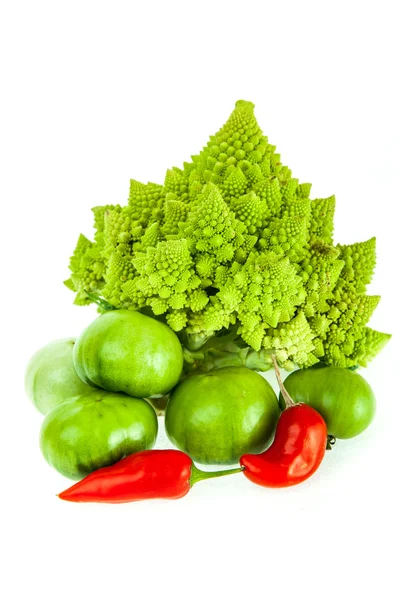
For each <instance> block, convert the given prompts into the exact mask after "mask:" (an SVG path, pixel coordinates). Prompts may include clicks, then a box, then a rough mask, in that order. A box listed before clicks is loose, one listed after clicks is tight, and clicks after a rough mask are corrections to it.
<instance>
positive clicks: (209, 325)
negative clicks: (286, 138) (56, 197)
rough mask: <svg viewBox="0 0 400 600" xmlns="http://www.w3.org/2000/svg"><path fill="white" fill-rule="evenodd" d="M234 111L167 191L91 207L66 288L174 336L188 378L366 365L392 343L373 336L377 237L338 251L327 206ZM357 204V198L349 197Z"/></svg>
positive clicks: (246, 106)
mask: <svg viewBox="0 0 400 600" xmlns="http://www.w3.org/2000/svg"><path fill="white" fill-rule="evenodd" d="M310 194H311V184H310V183H306V182H301V181H300V180H299V179H298V178H296V177H293V176H292V173H291V171H290V169H289V168H288V167H286V166H284V165H283V164H282V162H281V157H280V155H279V154H277V153H276V148H275V146H274V145H272V144H270V143H269V141H268V138H267V137H265V135H264V134H263V132H262V130H261V129H260V127H259V125H258V123H257V120H256V118H255V116H254V104H253V103H252V102H249V101H247V100H238V101H237V102H236V104H235V108H234V110H233V112H232V113H231V115H230V117H229V118H228V120H227V122H226V123H225V124H224V125H223V126H222V127H221V128H220V129H219V131H217V132H216V133H215V134H214V135H211V136H210V138H209V140H208V141H207V142H206V144H205V146H204V147H203V148H202V149H201V150H200V151H199V153H198V154H197V155H195V156H193V157H192V160H191V161H188V162H185V163H184V165H183V167H182V168H177V167H173V168H170V169H167V171H166V175H165V179H164V182H163V184H157V183H147V184H144V183H141V182H138V181H136V180H131V182H130V188H129V195H128V202H127V204H125V205H119V204H116V205H105V206H96V207H95V208H94V209H93V213H94V226H95V234H94V240H93V241H91V240H89V239H88V238H87V237H85V236H84V235H81V236H80V237H79V239H78V243H77V246H76V248H75V251H74V253H73V255H72V257H71V260H70V271H71V275H70V278H69V279H67V280H66V281H65V282H64V283H65V285H66V286H67V287H68V288H69V289H70V290H72V291H73V292H74V293H75V303H76V304H79V305H84V304H89V303H90V302H91V299H90V298H89V296H88V293H89V294H94V295H99V296H102V297H103V298H105V300H107V301H108V302H109V303H110V304H112V305H113V306H115V307H117V308H128V309H130V310H143V311H145V312H146V313H147V314H152V315H154V316H155V317H156V318H159V319H161V320H163V321H164V322H166V323H168V325H169V326H170V327H171V328H172V329H173V330H174V331H176V332H177V333H178V335H179V336H180V337H181V340H182V343H183V345H184V346H185V345H186V348H185V358H186V360H187V364H190V368H192V369H199V368H200V369H203V370H207V369H209V368H214V367H215V366H223V365H229V364H236V365H239V364H240V365H242V364H244V365H246V366H249V367H250V368H255V369H259V370H262V369H267V368H269V366H270V365H271V353H274V354H275V355H276V356H277V359H278V362H279V363H280V365H281V366H283V367H285V368H286V369H292V368H294V367H309V366H311V365H313V364H315V363H317V362H319V361H321V362H324V363H325V364H331V365H339V366H343V367H349V368H351V367H355V366H365V365H366V364H367V363H368V361H370V360H371V359H372V358H373V357H374V356H376V354H378V352H380V351H381V350H382V349H383V347H384V346H385V345H386V343H387V342H388V340H389V339H390V335H389V334H385V333H380V332H378V331H374V330H372V329H370V328H368V326H367V323H368V320H369V318H370V317H371V315H372V313H373V311H374V310H375V309H376V307H377V305H378V303H379V296H371V295H367V293H366V292H367V286H368V284H369V283H370V282H371V279H372V276H373V272H374V269H375V266H376V240H375V238H371V239H370V240H367V241H365V242H356V243H354V244H347V245H342V244H335V242H334V213H335V204H336V199H335V196H332V195H331V196H328V197H326V198H316V199H311V198H310ZM355 201H357V200H356V199H355Z"/></svg>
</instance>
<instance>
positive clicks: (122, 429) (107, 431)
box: [40, 390, 158, 479]
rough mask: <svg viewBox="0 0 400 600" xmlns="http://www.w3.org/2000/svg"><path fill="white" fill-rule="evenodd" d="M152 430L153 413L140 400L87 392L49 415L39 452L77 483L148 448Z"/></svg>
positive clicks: (152, 439)
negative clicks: (95, 471)
mask: <svg viewBox="0 0 400 600" xmlns="http://www.w3.org/2000/svg"><path fill="white" fill-rule="evenodd" d="M157 430H158V422H157V417H156V414H155V412H154V410H153V409H152V407H151V406H150V404H148V403H147V402H146V401H145V400H142V399H141V398H132V397H131V396H126V395H125V394H115V393H111V392H105V391H103V390H92V391H91V392H88V393H87V394H84V395H83V396H78V397H77V398H73V399H72V400H68V401H67V402H64V403H63V404H59V405H58V406H56V407H55V408H53V410H52V411H51V412H49V413H48V415H47V416H46V418H45V420H44V422H43V425H42V428H41V431H40V447H41V450H42V453H43V456H44V457H45V459H46V460H47V462H48V463H49V464H50V465H51V466H52V467H54V468H55V469H56V470H57V471H59V472H60V473H61V474H62V475H65V477H69V478H70V479H81V478H82V477H85V476H86V475H88V474H89V473H91V472H92V471H94V470H95V469H99V468H100V467H106V466H108V465H112V464H114V463H116V462H117V461H118V460H120V459H121V458H124V456H128V454H133V453H134V452H139V451H140V450H147V449H149V448H152V447H153V446H154V444H155V441H156V437H157Z"/></svg>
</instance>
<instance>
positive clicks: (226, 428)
mask: <svg viewBox="0 0 400 600" xmlns="http://www.w3.org/2000/svg"><path fill="white" fill-rule="evenodd" d="M279 413H280V411H279V405H278V400H277V398H276V396H275V393H274V391H273V389H272V387H271V386H270V385H269V383H268V382H267V381H265V379H264V378H263V377H262V376H261V375H259V374H258V373H255V372H254V371H251V370H249V369H246V368H244V367H224V368H221V369H215V370H214V371H210V372H208V373H204V374H198V375H192V376H191V377H188V378H187V379H185V380H184V381H183V382H182V383H180V384H179V385H178V386H177V387H176V388H175V389H174V390H173V391H172V392H171V394H170V397H169V401H168V404H167V410H166V413H165V429H166V432H167V435H168V437H169V439H170V440H171V442H172V443H173V444H174V445H175V446H176V447H177V448H179V449H180V450H182V451H183V452H186V453H187V454H189V456H190V457H191V458H192V459H193V460H194V461H197V462H199V463H203V464H233V463H237V462H238V461H239V458H240V456H241V455H242V454H246V453H257V452H262V451H263V450H265V448H266V447H267V445H268V443H269V441H270V438H271V436H272V434H273V432H274V430H275V426H276V423H277V421H278V418H279Z"/></svg>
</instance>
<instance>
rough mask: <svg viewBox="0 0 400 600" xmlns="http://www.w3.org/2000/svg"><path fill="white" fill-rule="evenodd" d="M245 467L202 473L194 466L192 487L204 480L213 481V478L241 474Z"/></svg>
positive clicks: (191, 479) (191, 475) (191, 476)
mask: <svg viewBox="0 0 400 600" xmlns="http://www.w3.org/2000/svg"><path fill="white" fill-rule="evenodd" d="M242 471H243V467H238V468H237V469H225V470H224V471H200V469H198V468H197V467H195V465H192V469H191V474H190V487H192V486H194V484H195V483H197V482H198V481H201V480H202V479H211V478H212V477H223V476H224V475H233V474H234V473H241V472H242Z"/></svg>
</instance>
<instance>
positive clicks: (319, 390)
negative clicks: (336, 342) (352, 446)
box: [279, 367, 375, 439]
mask: <svg viewBox="0 0 400 600" xmlns="http://www.w3.org/2000/svg"><path fill="white" fill-rule="evenodd" d="M284 385H285V388H286V389H287V391H288V392H289V394H290V396H291V397H292V398H293V400H294V402H305V403H306V404H309V405H310V406H312V407H313V408H315V410H316V411H318V412H319V413H320V415H321V416H322V417H323V418H324V420H325V422H326V425H327V427H328V432H329V433H330V434H331V435H333V436H335V437H337V438H343V439H345V438H352V437H354V436H356V435H359V434H360V433H362V432H363V431H364V430H365V429H366V428H367V427H368V426H369V425H370V423H371V422H372V420H373V418H374V414H375V396H374V392H373V391H372V389H371V386H370V385H369V384H368V383H367V382H366V381H365V379H363V377H361V375H359V374H358V373H355V372H354V371H349V370H348V369H343V368H341V367H321V368H310V369H300V370H298V371H294V372H293V373H291V374H290V375H289V376H288V377H287V378H286V379H285V382H284ZM279 402H280V404H281V407H282V408H283V404H284V401H283V398H282V395H280V396H279Z"/></svg>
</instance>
